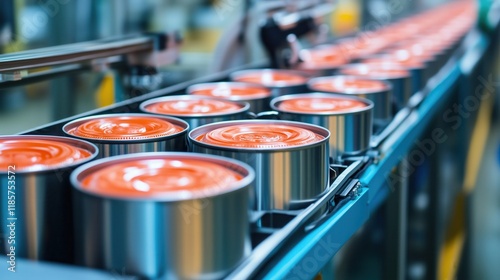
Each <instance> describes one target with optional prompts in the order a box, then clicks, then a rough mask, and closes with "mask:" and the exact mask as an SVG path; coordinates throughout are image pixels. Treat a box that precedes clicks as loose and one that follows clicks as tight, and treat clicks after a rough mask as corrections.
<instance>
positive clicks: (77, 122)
mask: <svg viewBox="0 0 500 280" xmlns="http://www.w3.org/2000/svg"><path fill="white" fill-rule="evenodd" d="M108 117H146V118H158V119H162V120H165V121H168V122H170V123H172V124H175V125H178V126H180V127H181V128H182V130H181V131H178V132H176V133H173V134H170V135H164V136H159V137H148V138H140V139H100V138H88V137H83V136H79V135H73V134H69V133H68V131H69V130H71V129H72V128H74V127H75V126H78V125H80V124H82V123H84V122H87V121H89V120H94V119H99V118H108ZM188 130H189V124H188V123H187V122H186V121H184V120H181V119H179V118H176V117H169V116H165V115H158V114H146V113H114V114H102V115H94V116H88V117H83V118H78V119H76V120H73V121H70V122H68V123H66V124H65V125H64V126H63V127H62V131H63V132H64V133H65V134H66V135H67V136H69V137H72V138H78V139H82V140H87V141H91V142H94V143H102V144H128V143H147V142H157V141H162V140H168V139H171V138H175V137H178V136H179V135H183V134H185V133H186V132H187V131H188Z"/></svg>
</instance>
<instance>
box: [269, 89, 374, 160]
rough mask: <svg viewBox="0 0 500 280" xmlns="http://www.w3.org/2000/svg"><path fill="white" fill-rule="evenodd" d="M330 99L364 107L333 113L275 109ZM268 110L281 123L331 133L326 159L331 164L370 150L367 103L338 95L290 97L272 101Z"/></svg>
mask: <svg viewBox="0 0 500 280" xmlns="http://www.w3.org/2000/svg"><path fill="white" fill-rule="evenodd" d="M330 97H334V98H339V99H345V100H355V101H359V102H362V103H364V104H366V107H364V108H362V109H353V110H350V111H343V112H337V113H314V112H308V113H304V112H290V111H284V110H281V109H280V108H279V105H280V103H281V102H283V101H286V100H294V99H295V100H297V99H302V98H306V99H307V98H330ZM271 107H272V108H273V109H274V110H276V111H278V112H279V115H280V118H281V119H284V120H292V121H298V122H304V123H310V124H314V125H318V126H321V127H324V128H326V129H328V130H329V131H330V133H331V135H330V139H329V150H330V157H331V158H332V159H334V160H337V159H338V157H340V156H342V155H349V154H351V155H353V154H359V153H362V152H364V151H366V150H368V148H369V147H370V138H371V136H372V131H373V120H372V118H373V116H372V114H373V103H372V102H371V101H369V100H366V99H362V98H357V97H350V96H345V95H340V94H327V93H309V94H294V95H288V96H282V97H278V98H275V99H273V100H272V101H271Z"/></svg>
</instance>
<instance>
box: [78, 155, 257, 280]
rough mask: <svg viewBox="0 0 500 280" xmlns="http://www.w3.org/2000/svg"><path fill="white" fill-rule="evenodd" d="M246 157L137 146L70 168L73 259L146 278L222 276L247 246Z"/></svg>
mask: <svg viewBox="0 0 500 280" xmlns="http://www.w3.org/2000/svg"><path fill="white" fill-rule="evenodd" d="M253 181H254V171H253V170H252V169H251V168H250V167H249V166H248V165H246V164H244V163H242V162H239V161H235V160H231V159H227V158H222V157H217V156H211V155H202V154H195V153H172V152H170V153H169V152H167V153H163V152H158V153H139V154H133V155H124V156H116V157H111V158H106V159H101V160H97V161H95V162H93V163H90V164H86V165H83V166H81V167H80V168H78V169H77V170H75V171H74V172H73V173H72V175H71V182H72V184H73V186H74V188H73V189H74V199H75V202H76V203H75V208H74V212H75V220H76V221H77V228H76V230H75V236H76V246H77V250H76V256H77V264H80V265H84V266H87V267H95V268H102V269H106V270H110V271H118V272H120V273H123V274H127V275H134V276H138V277H140V278H148V279H158V278H161V279H220V278H222V277H224V276H225V275H226V274H227V273H229V272H230V271H231V270H232V269H233V268H234V267H235V266H236V265H237V264H238V263H239V262H241V261H242V260H243V259H244V258H245V257H246V256H248V254H249V253H250V250H251V244H250V225H249V193H250V190H249V186H250V185H251V183H252V182H253Z"/></svg>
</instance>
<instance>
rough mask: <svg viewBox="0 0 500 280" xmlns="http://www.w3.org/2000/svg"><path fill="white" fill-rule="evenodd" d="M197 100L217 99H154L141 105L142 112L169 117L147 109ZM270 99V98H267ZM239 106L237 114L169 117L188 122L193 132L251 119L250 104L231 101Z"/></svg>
mask: <svg viewBox="0 0 500 280" xmlns="http://www.w3.org/2000/svg"><path fill="white" fill-rule="evenodd" d="M197 99H216V98H210V97H205V96H196V95H173V96H172V95H171V96H166V97H159V98H153V99H150V100H147V101H144V102H143V103H141V105H140V109H141V111H143V112H144V113H148V114H155V115H160V116H161V115H163V116H165V115H167V114H161V113H156V112H149V111H148V110H147V109H146V107H147V106H148V105H151V104H155V103H159V102H164V101H172V100H197ZM266 99H268V98H266ZM230 102H233V103H236V104H238V105H239V106H240V107H241V109H240V110H237V111H235V112H230V113H203V114H192V115H175V114H169V115H168V116H173V117H176V118H179V119H182V120H184V121H186V122H187V123H188V124H189V129H190V130H192V129H194V128H196V127H198V126H202V125H205V124H209V123H214V122H222V121H232V120H243V119H247V118H248V117H249V114H248V113H249V110H250V104H249V103H248V102H236V101H230Z"/></svg>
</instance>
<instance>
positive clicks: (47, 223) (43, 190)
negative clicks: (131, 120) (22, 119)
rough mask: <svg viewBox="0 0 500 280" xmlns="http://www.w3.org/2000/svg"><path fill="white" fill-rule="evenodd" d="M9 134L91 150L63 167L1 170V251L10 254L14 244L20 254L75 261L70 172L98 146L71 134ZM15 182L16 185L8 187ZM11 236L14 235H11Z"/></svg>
mask: <svg viewBox="0 0 500 280" xmlns="http://www.w3.org/2000/svg"><path fill="white" fill-rule="evenodd" d="M7 138H9V139H35V140H53V141H60V142H63V143H68V144H71V145H74V146H75V147H79V148H83V149H85V150H87V151H88V152H90V154H91V156H90V157H88V158H86V159H84V160H82V161H79V162H78V163H76V164H72V165H68V166H64V167H60V168H57V167H55V168H50V169H47V170H42V171H15V174H14V175H13V176H14V177H12V176H11V175H10V174H9V173H8V172H2V171H0V184H1V186H2V191H1V192H0V207H1V209H2V211H0V213H1V216H2V221H1V222H0V224H1V229H0V234H1V235H2V236H3V237H5V239H4V241H3V242H4V243H3V246H2V247H0V252H1V254H3V255H7V254H9V253H10V251H11V250H10V249H11V248H10V247H11V246H14V248H15V250H13V251H14V252H15V257H16V258H18V257H19V258H29V259H33V260H41V261H54V262H63V263H73V260H74V255H73V254H74V250H73V249H74V246H73V242H74V240H73V216H72V202H73V201H72V199H71V184H70V181H69V176H70V174H71V172H72V171H73V170H74V169H75V168H76V167H77V166H79V165H81V164H83V163H85V162H87V161H90V160H92V159H94V158H95V157H96V156H97V154H98V150H97V147H96V146H95V145H93V144H91V143H89V142H86V141H81V140H77V139H71V138H67V137H56V136H38V135H30V136H24V135H23V136H2V137H0V139H7ZM13 164H15V162H13ZM9 177H10V178H9ZM9 181H13V182H14V183H13V184H12V183H9ZM13 185H14V187H13V188H8V186H13ZM4 186H5V189H4ZM9 190H10V192H9ZM12 201H13V202H14V203H11V202H12ZM10 236H12V238H10V239H9V238H8V237H10ZM9 240H10V242H9Z"/></svg>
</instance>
